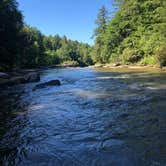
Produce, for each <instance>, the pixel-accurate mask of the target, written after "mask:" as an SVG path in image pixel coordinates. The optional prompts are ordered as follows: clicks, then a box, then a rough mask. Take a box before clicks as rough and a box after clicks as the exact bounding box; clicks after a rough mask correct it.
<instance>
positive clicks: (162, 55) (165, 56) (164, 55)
mask: <svg viewBox="0 0 166 166" xmlns="http://www.w3.org/2000/svg"><path fill="white" fill-rule="evenodd" d="M156 61H157V62H158V63H159V64H160V66H161V67H162V66H166V46H165V45H164V46H161V47H160V48H158V49H157V50H156Z"/></svg>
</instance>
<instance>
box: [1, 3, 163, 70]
mask: <svg viewBox="0 0 166 166" xmlns="http://www.w3.org/2000/svg"><path fill="white" fill-rule="evenodd" d="M108 13H110V11H107V10H106V8H105V7H104V6H103V7H101V9H100V10H99V14H98V16H97V19H96V25H97V27H96V29H95V31H94V36H95V45H94V46H89V45H88V44H84V43H80V42H78V41H72V40H70V39H67V37H66V36H63V37H60V36H59V35H57V34H56V35H54V36H45V35H44V34H42V33H41V32H40V31H39V30H38V29H36V28H34V27H30V26H28V25H26V24H25V23H24V22H23V16H22V13H21V12H20V11H19V10H18V4H17V2H16V1H15V0H0V21H1V24H0V70H10V69H12V68H34V67H40V66H48V65H55V64H73V65H79V66H87V65H91V64H94V63H115V62H120V63H121V64H143V65H160V66H165V65H166V44H165V43H166V1H165V0H118V10H117V12H116V13H115V14H114V15H113V17H111V19H108V18H109V17H110V16H109V15H108Z"/></svg>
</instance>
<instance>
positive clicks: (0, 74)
mask: <svg viewBox="0 0 166 166" xmlns="http://www.w3.org/2000/svg"><path fill="white" fill-rule="evenodd" d="M0 78H2V79H9V78H10V76H9V75H8V74H6V73H3V72H0Z"/></svg>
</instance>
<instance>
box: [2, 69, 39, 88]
mask: <svg viewBox="0 0 166 166" xmlns="http://www.w3.org/2000/svg"><path fill="white" fill-rule="evenodd" d="M37 81H40V74H39V69H25V70H13V71H11V72H5V73H4V72H0V87H4V86H12V85H16V84H24V83H29V82H37Z"/></svg>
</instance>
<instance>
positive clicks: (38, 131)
mask: <svg viewBox="0 0 166 166" xmlns="http://www.w3.org/2000/svg"><path fill="white" fill-rule="evenodd" d="M53 79H59V80H60V81H61V83H62V85H61V86H58V87H57V86H55V87H53V86H51V87H46V88H43V89H37V90H36V91H32V88H33V87H34V86H35V85H36V84H37V83H29V84H25V85H17V86H14V87H10V88H8V89H1V90H0V91H1V93H0V165H3V166H47V165H48V166H160V165H162V166H165V165H166V72H165V71H160V70H152V69H145V70H143V69H142V70H140V69H139V70H138V69H137V70H130V69H123V70H122V69H118V70H117V69H116V70H115V69H112V70H111V69H100V68H99V69H90V68H65V69H50V70H45V71H42V72H41V82H46V81H49V80H53Z"/></svg>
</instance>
